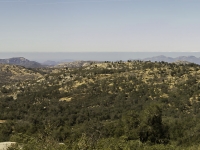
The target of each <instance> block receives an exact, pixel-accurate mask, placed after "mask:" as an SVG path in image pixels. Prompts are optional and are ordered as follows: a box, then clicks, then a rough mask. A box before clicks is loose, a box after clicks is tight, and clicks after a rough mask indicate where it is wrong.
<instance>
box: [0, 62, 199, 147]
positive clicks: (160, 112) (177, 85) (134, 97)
mask: <svg viewBox="0 0 200 150" xmlns="http://www.w3.org/2000/svg"><path fill="white" fill-rule="evenodd" d="M32 71H33V72H34V73H32V74H35V73H36V74H37V73H40V76H38V77H37V78H36V79H34V78H32V79H29V80H25V81H22V80H20V81H12V82H10V83H9V84H8V83H7V84H6V85H4V86H2V87H1V89H0V90H1V92H0V97H1V98H0V141H8V140H11V141H14V142H18V143H19V144H22V145H23V148H24V149H45V148H46V149H111V150H112V149H116V150H118V149H131V150H132V149H159V150H160V149H170V150H171V149H198V148H200V146H199V142H200V139H199V136H200V132H199V131H200V109H199V108H200V103H199V102H200V83H199V82H200V66H199V65H196V64H192V63H191V64H181V63H180V64H175V63H165V62H156V63H152V62H142V61H128V62H105V63H101V64H96V63H90V64H89V65H88V66H85V67H80V68H58V69H48V68H46V70H45V68H43V69H41V70H32ZM58 142H62V143H64V145H63V144H62V145H59V144H57V143H58ZM36 143H37V144H36ZM49 147H50V148H49ZM13 149H14V148H13ZM15 149H17V147H15Z"/></svg>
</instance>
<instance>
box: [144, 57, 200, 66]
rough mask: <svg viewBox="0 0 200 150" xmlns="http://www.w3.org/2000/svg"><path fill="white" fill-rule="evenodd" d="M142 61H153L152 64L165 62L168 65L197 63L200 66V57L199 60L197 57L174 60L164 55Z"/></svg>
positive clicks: (176, 58)
mask: <svg viewBox="0 0 200 150" xmlns="http://www.w3.org/2000/svg"><path fill="white" fill-rule="evenodd" d="M142 60H143V61H152V62H155V61H158V62H159V61H165V62H168V63H173V62H180V61H182V62H190V63H195V64H199V65H200V57H199V58H197V57H195V56H179V57H175V58H172V57H166V56H164V55H159V56H155V57H149V58H145V59H142Z"/></svg>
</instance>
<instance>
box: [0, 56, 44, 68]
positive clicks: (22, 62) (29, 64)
mask: <svg viewBox="0 0 200 150" xmlns="http://www.w3.org/2000/svg"><path fill="white" fill-rule="evenodd" d="M0 63H1V64H12V65H19V66H24V67H26V68H38V67H42V65H41V64H40V63H38V62H35V61H30V60H28V59H26V58H24V57H13V58H8V59H0Z"/></svg>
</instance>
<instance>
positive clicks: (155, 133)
mask: <svg viewBox="0 0 200 150" xmlns="http://www.w3.org/2000/svg"><path fill="white" fill-rule="evenodd" d="M139 137H140V141H141V142H147V141H149V142H151V143H154V144H160V143H164V144H166V143H168V141H169V134H168V126H166V125H164V124H163V122H162V109H161V108H160V107H159V106H157V105H152V106H150V107H149V108H147V109H145V110H144V116H143V117H142V122H141V124H140V129H139Z"/></svg>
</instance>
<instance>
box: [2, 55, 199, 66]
mask: <svg viewBox="0 0 200 150" xmlns="http://www.w3.org/2000/svg"><path fill="white" fill-rule="evenodd" d="M140 60H142V61H152V62H155V61H157V62H160V61H165V62H169V63H172V62H175V63H178V64H180V63H184V64H187V63H196V64H199V65H200V57H199V58H198V57H195V56H179V57H175V58H172V57H167V56H164V55H160V56H155V57H149V58H145V59H140ZM91 62H94V61H74V60H71V59H66V60H61V61H51V60H48V61H45V62H44V63H41V64H40V63H38V62H36V61H30V60H28V59H26V58H24V57H13V58H8V59H0V64H12V65H20V66H24V67H26V68H39V67H45V66H52V67H53V66H54V67H80V66H86V65H88V64H90V63H91ZM96 63H102V62H101V61H96Z"/></svg>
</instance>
